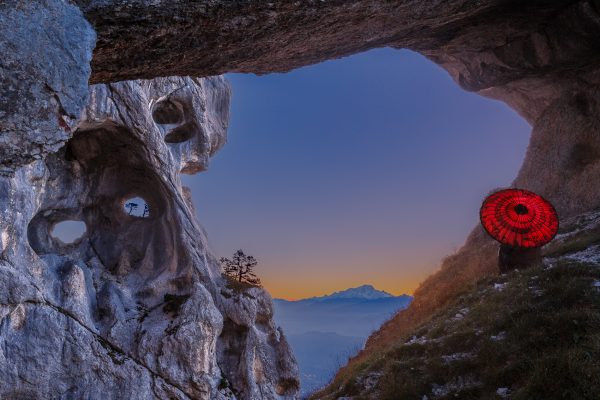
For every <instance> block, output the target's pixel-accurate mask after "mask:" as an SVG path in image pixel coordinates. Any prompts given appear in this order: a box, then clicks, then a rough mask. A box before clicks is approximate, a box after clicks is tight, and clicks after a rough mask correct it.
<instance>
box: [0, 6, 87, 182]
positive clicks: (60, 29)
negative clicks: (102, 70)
mask: <svg viewBox="0 0 600 400" xmlns="http://www.w3.org/2000/svg"><path fill="white" fill-rule="evenodd" d="M95 40H96V35H95V32H94V30H93V29H92V27H91V26H90V24H89V23H88V22H87V21H86V20H85V18H84V17H83V15H82V13H81V11H80V10H79V9H78V8H77V7H76V6H74V5H71V4H69V3H67V2H65V1H62V0H44V1H38V0H36V1H16V0H9V1H2V2H0V54H2V57H0V174H3V175H6V174H10V173H12V172H13V171H14V170H15V168H18V167H19V166H22V165H25V164H27V163H30V162H31V161H33V160H39V159H42V158H43V157H44V156H45V155H46V154H47V153H49V152H52V151H56V150H58V149H59V148H61V147H62V146H63V144H64V142H65V141H66V140H67V139H68V138H69V137H70V136H71V133H72V132H71V131H72V129H73V128H74V126H75V125H76V123H77V119H78V118H79V114H80V113H81V110H82V109H83V107H84V106H85V101H86V95H87V91H88V78H89V76H90V71H91V68H90V65H89V63H90V60H91V58H92V49H93V47H94V43H95Z"/></svg>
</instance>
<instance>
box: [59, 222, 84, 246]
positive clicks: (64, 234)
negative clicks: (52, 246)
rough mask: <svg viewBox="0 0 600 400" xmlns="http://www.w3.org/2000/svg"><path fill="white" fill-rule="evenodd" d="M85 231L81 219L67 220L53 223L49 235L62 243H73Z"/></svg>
mask: <svg viewBox="0 0 600 400" xmlns="http://www.w3.org/2000/svg"><path fill="white" fill-rule="evenodd" d="M86 231H87V228H86V225H85V223H84V222H83V221H75V220H67V221H62V222H59V223H57V224H55V225H54V227H53V228H52V231H51V232H50V235H51V236H52V237H53V238H55V239H58V240H60V241H61V242H62V243H64V244H73V243H75V242H76V241H78V240H79V239H81V238H82V237H83V235H85V233H86Z"/></svg>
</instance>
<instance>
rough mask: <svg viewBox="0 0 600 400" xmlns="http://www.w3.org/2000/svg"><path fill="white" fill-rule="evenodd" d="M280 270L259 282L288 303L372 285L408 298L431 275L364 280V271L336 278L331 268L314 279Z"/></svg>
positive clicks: (410, 273)
mask: <svg viewBox="0 0 600 400" xmlns="http://www.w3.org/2000/svg"><path fill="white" fill-rule="evenodd" d="M281 270H285V273H282V274H277V273H274V274H266V273H263V274H262V275H261V280H262V283H263V286H264V287H265V289H266V290H267V291H268V292H269V293H270V294H271V296H272V297H273V298H278V299H285V300H288V301H295V300H300V299H305V298H308V297H316V296H324V295H328V294H331V293H333V292H338V291H341V290H345V289H348V288H353V287H357V286H361V285H373V287H374V288H375V289H377V290H383V291H386V292H388V293H390V294H392V295H394V296H400V295H402V294H408V295H412V294H413V292H414V291H415V289H417V287H418V286H419V285H420V284H421V282H423V281H424V280H425V279H426V278H427V276H429V275H430V274H431V273H432V272H434V270H432V269H431V267H430V268H422V269H418V270H417V271H406V270H398V271H395V273H387V274H386V273H381V274H378V276H372V277H371V278H370V279H365V277H364V272H363V273H361V272H358V271H357V273H355V274H349V275H347V276H338V273H339V270H338V269H334V268H331V269H329V270H326V271H324V272H325V273H324V272H323V271H321V273H319V274H318V276H314V275H312V276H311V274H301V273H298V274H297V273H291V272H290V269H288V268H285V269H284V268H282V269H280V271H281ZM291 271H294V270H293V269H292V270H291ZM327 272H329V273H327Z"/></svg>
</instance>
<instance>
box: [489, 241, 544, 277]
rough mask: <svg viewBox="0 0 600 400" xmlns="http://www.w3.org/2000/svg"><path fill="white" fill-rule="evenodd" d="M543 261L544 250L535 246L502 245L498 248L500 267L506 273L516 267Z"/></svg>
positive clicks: (528, 265) (521, 267) (519, 267)
mask: <svg viewBox="0 0 600 400" xmlns="http://www.w3.org/2000/svg"><path fill="white" fill-rule="evenodd" d="M541 262H542V250H541V249H540V248H539V247H535V248H520V247H512V246H508V245H505V244H502V245H500V249H499V250H498V268H499V269H500V273H502V274H505V273H507V272H510V271H513V270H515V269H525V268H528V267H531V266H534V265H537V264H539V263H541Z"/></svg>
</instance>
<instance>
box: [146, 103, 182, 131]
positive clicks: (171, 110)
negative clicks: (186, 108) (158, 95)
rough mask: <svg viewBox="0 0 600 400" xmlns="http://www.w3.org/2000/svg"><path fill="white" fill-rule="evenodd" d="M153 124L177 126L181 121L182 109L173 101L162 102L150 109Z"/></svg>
mask: <svg viewBox="0 0 600 400" xmlns="http://www.w3.org/2000/svg"><path fill="white" fill-rule="evenodd" d="M152 118H154V122H156V123H157V124H161V125H166V124H178V123H180V122H181V121H183V108H182V106H181V104H179V103H178V102H176V101H173V100H169V99H167V100H162V101H159V102H158V103H156V104H155V105H154V107H153V108H152Z"/></svg>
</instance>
